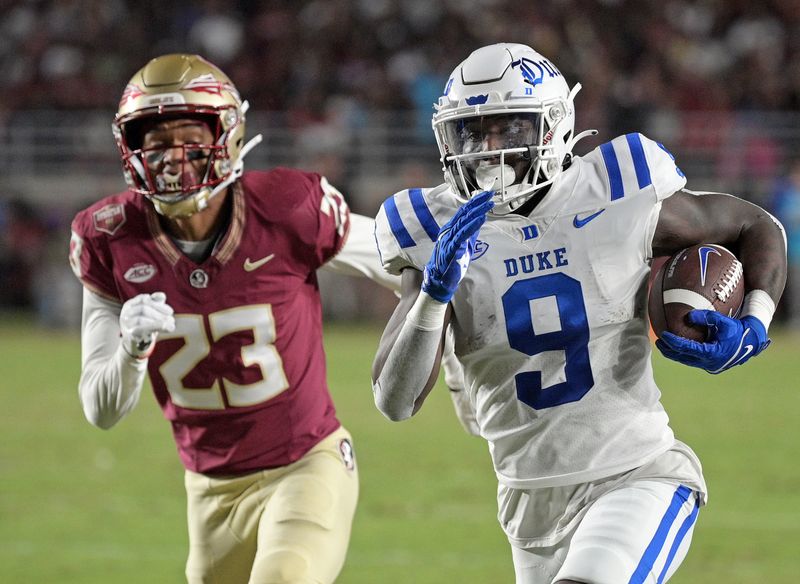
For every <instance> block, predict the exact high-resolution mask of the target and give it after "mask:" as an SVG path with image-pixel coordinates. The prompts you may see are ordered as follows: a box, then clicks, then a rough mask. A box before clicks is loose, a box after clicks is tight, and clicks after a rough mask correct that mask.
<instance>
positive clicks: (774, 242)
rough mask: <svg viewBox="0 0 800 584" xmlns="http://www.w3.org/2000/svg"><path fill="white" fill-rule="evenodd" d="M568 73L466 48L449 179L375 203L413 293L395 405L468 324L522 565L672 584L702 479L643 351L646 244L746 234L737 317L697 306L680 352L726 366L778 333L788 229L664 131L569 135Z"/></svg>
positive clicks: (472, 392)
mask: <svg viewBox="0 0 800 584" xmlns="http://www.w3.org/2000/svg"><path fill="white" fill-rule="evenodd" d="M579 87H580V86H579V85H576V86H574V87H573V88H572V89H570V88H569V86H568V85H567V83H566V81H565V80H564V78H563V76H562V75H561V73H560V72H559V71H558V69H557V68H556V67H555V65H553V63H551V62H550V61H549V60H548V59H546V58H545V57H543V56H542V55H540V54H539V53H537V52H536V51H534V50H533V49H531V48H530V47H527V46H525V45H519V44H498V45H492V46H487V47H483V48H481V49H478V50H476V51H475V52H473V53H472V54H471V55H470V56H469V57H468V58H467V59H466V60H465V61H464V62H462V63H461V64H460V65H459V66H458V67H456V69H455V71H453V74H452V75H451V76H450V79H449V80H448V82H447V85H446V87H445V89H444V95H443V96H442V97H441V98H440V99H439V102H438V104H437V105H436V106H435V109H436V112H435V114H434V116H433V129H434V132H435V134H436V139H437V142H438V144H439V149H440V152H441V160H442V163H443V166H444V168H443V170H444V175H445V183H444V184H442V185H440V186H438V187H435V188H432V189H409V190H406V191H402V192H400V193H397V194H395V195H394V196H392V197H390V198H389V199H388V200H387V201H386V202H385V203H384V205H383V207H382V208H381V211H380V212H379V214H378V217H377V219H376V238H377V241H378V247H379V250H380V253H381V258H382V261H383V264H384V267H385V268H386V269H387V270H388V271H389V272H391V273H399V274H401V276H402V287H403V294H402V298H401V300H400V303H399V305H398V307H397V309H396V311H395V313H394V314H393V316H392V318H391V320H390V321H389V323H388V325H387V327H386V330H385V332H384V334H383V337H382V339H381V342H380V346H379V348H378V352H377V355H376V358H375V362H374V365H373V381H374V392H375V401H376V404H377V406H378V408H379V409H380V410H381V411H382V412H383V413H384V414H385V415H386V416H387V417H388V418H390V419H391V420H403V419H406V418H408V417H410V416H412V415H413V414H414V413H416V412H417V411H418V410H419V408H420V407H421V406H422V403H423V401H424V400H425V397H426V396H427V394H428V392H429V391H430V390H431V387H432V386H433V383H434V381H435V379H436V377H437V372H438V369H439V363H440V355H441V346H442V340H443V336H444V335H443V331H444V330H447V327H448V325H449V326H450V327H451V328H452V330H453V333H454V337H455V352H456V355H457V356H458V358H459V360H460V361H461V362H462V363H463V365H464V369H465V392H466V394H467V397H468V400H469V402H470V404H471V406H472V407H473V408H474V410H475V416H476V421H477V425H478V427H479V430H480V434H481V435H482V436H483V437H484V438H485V439H486V440H487V441H488V443H489V450H490V453H491V456H492V461H493V464H494V468H495V472H496V474H497V478H498V482H499V486H498V506H499V512H498V518H499V521H500V524H501V526H502V528H503V530H504V531H505V533H506V535H507V536H508V539H509V542H510V544H511V549H512V557H513V560H514V567H515V571H516V574H517V582H518V583H525V584H533V583H548V584H549V583H551V582H557V583H559V584H565V583H569V582H582V583H591V584H619V583H620V582H630V583H641V582H648V583H654V584H655V583H656V582H659V583H660V582H666V581H667V580H668V579H669V578H670V576H671V575H672V574H673V573H674V571H675V570H676V569H677V568H678V566H679V565H680V563H681V561H682V560H683V558H684V557H685V554H686V552H687V550H688V547H689V543H690V540H691V535H692V530H693V527H694V524H695V521H696V519H697V515H698V510H699V508H700V507H701V506H702V505H703V504H704V503H705V499H706V486H705V481H704V479H703V474H702V470H701V466H700V463H699V461H698V459H697V457H696V456H695V454H694V453H693V452H692V450H691V449H690V448H689V447H688V446H686V445H685V444H683V443H682V442H680V441H678V440H676V438H675V436H674V435H673V433H672V430H671V429H670V427H669V425H668V417H667V414H666V413H665V411H664V408H663V407H662V405H661V403H660V393H659V390H658V387H657V386H656V383H655V381H654V379H653V372H652V369H651V364H650V341H649V336H648V322H647V317H646V299H647V282H648V275H649V273H650V262H651V260H652V258H653V257H656V256H663V255H669V254H671V253H673V252H675V251H677V250H679V249H682V248H684V247H687V246H690V245H693V244H697V243H700V242H714V243H719V244H722V245H725V246H728V247H729V248H731V249H733V250H735V252H736V253H737V255H738V257H739V259H740V260H741V262H742V264H743V265H744V274H745V285H746V297H745V302H744V306H743V309H742V311H741V314H740V316H739V318H728V317H725V316H723V315H721V314H718V313H711V312H708V311H694V312H693V313H691V319H692V320H693V321H694V322H695V323H701V324H704V325H707V326H708V329H709V339H710V340H709V342H707V343H696V342H693V341H689V340H688V339H681V338H679V337H675V336H668V337H667V338H666V339H665V340H664V341H659V348H660V349H661V350H662V352H663V353H664V354H665V355H666V356H667V357H669V358H672V359H675V360H677V361H681V362H683V363H686V364H689V365H693V366H696V367H702V368H704V369H706V370H707V371H709V372H714V373H718V372H720V371H723V370H725V369H727V368H729V367H731V366H733V365H737V364H741V363H744V362H745V361H746V360H747V359H748V358H751V357H753V356H755V355H757V354H758V353H759V352H761V351H762V350H763V349H764V348H766V346H767V345H768V343H769V340H768V337H767V329H768V327H769V324H770V321H771V319H772V315H773V312H774V309H775V303H777V301H778V300H779V298H780V295H781V292H782V290H783V286H784V282H785V277H786V248H785V238H784V236H783V232H782V228H781V226H780V224H779V223H777V221H775V220H774V219H773V218H772V217H771V216H770V215H769V214H768V213H766V212H765V211H764V210H762V209H760V208H759V207H757V206H755V205H752V204H750V203H748V202H745V201H743V200H741V199H738V198H736V197H734V196H730V195H723V194H703V195H698V194H696V193H692V192H690V191H686V190H684V185H685V184H686V178H685V177H684V175H683V173H682V172H681V171H680V169H679V168H678V167H677V166H676V165H675V162H674V159H673V157H672V156H671V155H670V154H669V152H668V151H667V150H666V149H665V148H664V147H663V146H661V145H660V144H658V143H656V142H654V141H652V140H650V139H648V138H646V137H645V136H643V135H641V134H628V135H626V136H620V137H618V138H615V139H614V140H612V141H610V142H606V143H604V144H602V145H601V146H600V147H598V148H596V149H594V150H593V151H591V152H590V153H589V154H587V155H586V156H575V155H573V154H572V148H573V146H574V144H575V143H576V142H577V141H578V140H579V139H580V138H581V137H583V136H584V135H587V134H590V133H594V132H583V133H581V134H578V135H575V134H574V120H575V114H574V106H573V100H574V98H575V94H576V93H577V92H578V89H579Z"/></svg>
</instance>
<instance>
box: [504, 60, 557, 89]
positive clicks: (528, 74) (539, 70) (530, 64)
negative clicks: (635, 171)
mask: <svg viewBox="0 0 800 584" xmlns="http://www.w3.org/2000/svg"><path fill="white" fill-rule="evenodd" d="M517 67H519V70H520V73H522V77H523V81H525V83H530V84H531V85H533V86H534V87H535V86H537V85H539V84H540V83H541V82H542V80H543V79H544V74H545V71H546V72H547V73H548V74H549V75H550V77H560V76H561V72H560V71H559V70H558V69H556V66H555V65H553V64H552V63H551V62H550V61H548V60H547V59H540V60H538V61H533V60H531V59H527V58H525V57H522V58H520V59H517V60H516V61H512V62H511V68H512V69H516V68H517ZM534 67H536V71H535V72H534V70H533V68H534Z"/></svg>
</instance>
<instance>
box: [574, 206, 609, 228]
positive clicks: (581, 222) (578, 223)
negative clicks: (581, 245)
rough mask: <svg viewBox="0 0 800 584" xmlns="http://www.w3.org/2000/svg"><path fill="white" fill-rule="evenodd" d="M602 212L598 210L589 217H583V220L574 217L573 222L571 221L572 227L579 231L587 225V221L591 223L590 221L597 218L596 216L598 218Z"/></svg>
mask: <svg viewBox="0 0 800 584" xmlns="http://www.w3.org/2000/svg"><path fill="white" fill-rule="evenodd" d="M603 211H605V209H600V210H599V211H598V212H597V213H592V214H591V215H589V216H588V217H584V218H583V219H579V218H578V216H577V215H575V219H573V220H572V224H573V225H574V226H575V227H576V228H578V229H580V228H581V227H583V226H584V225H586V224H587V223H588V222H589V221H591V220H592V219H594V218H595V217H597V216H598V215H599V214H600V213H602V212H603Z"/></svg>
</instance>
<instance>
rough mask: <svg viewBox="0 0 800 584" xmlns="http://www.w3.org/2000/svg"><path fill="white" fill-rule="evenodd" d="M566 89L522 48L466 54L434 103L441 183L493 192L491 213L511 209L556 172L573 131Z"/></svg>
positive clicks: (461, 190)
mask: <svg viewBox="0 0 800 584" xmlns="http://www.w3.org/2000/svg"><path fill="white" fill-rule="evenodd" d="M579 90H580V84H576V85H575V87H573V88H572V90H570V88H569V86H568V85H567V82H566V81H565V80H564V77H563V76H562V75H561V73H560V72H559V70H558V69H556V67H555V65H553V64H552V63H551V62H550V61H549V60H548V59H546V58H545V57H543V56H542V55H540V54H539V53H537V52H536V51H534V50H533V49H531V48H530V47H528V46H526V45H521V44H509V43H501V44H496V45H489V46H486V47H482V48H480V49H478V50H476V51H474V52H473V53H472V54H471V55H470V56H469V57H467V59H466V60H464V61H463V62H462V63H461V64H460V65H459V66H458V67H456V68H455V71H453V73H452V74H451V75H450V79H449V80H448V81H447V85H446V86H445V90H444V95H443V96H442V97H441V98H439V102H438V103H437V104H435V105H434V109H435V110H436V113H434V115H433V131H434V134H435V135H436V142H437V144H438V146H439V153H440V155H441V161H442V165H443V167H442V170H443V171H444V176H445V180H446V181H447V183H448V184H449V185H450V187H451V188H452V190H453V191H454V192H455V193H456V194H457V195H459V196H460V197H462V198H463V199H464V200H467V199H469V198H470V197H472V196H473V195H475V194H477V193H479V192H481V191H489V190H491V191H495V196H494V202H495V207H494V209H493V210H492V212H493V213H496V214H505V213H509V212H511V211H513V210H514V209H516V208H518V207H519V206H520V205H522V204H523V203H524V202H525V201H526V200H527V199H529V198H530V197H531V196H532V195H533V194H534V193H535V192H536V191H538V190H539V189H541V188H542V187H544V186H546V185H549V184H551V183H552V182H553V181H554V180H555V179H556V177H558V175H559V174H560V173H561V171H562V169H563V168H564V165H565V163H566V162H567V159H568V157H569V155H570V154H571V152H572V147H573V145H574V144H575V143H576V142H577V141H578V140H579V139H580V138H583V137H584V136H586V135H589V134H592V133H596V132H594V130H592V131H588V132H583V133H581V134H580V135H579V136H577V137H576V136H574V135H573V133H574V129H575V108H574V105H573V99H574V98H575V94H576V93H577V92H578V91H579Z"/></svg>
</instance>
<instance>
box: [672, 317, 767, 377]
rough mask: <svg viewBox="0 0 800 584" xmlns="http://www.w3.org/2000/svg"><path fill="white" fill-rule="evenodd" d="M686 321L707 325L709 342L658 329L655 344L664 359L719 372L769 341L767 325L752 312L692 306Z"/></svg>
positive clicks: (738, 363) (758, 350) (748, 355)
mask: <svg viewBox="0 0 800 584" xmlns="http://www.w3.org/2000/svg"><path fill="white" fill-rule="evenodd" d="M688 318H689V322H691V323H692V324H696V325H703V326H707V327H708V331H709V342H707V343H698V342H697V341H692V340H690V339H685V338H683V337H679V336H678V335H674V334H672V333H670V332H665V333H662V335H661V339H659V340H658V341H656V347H657V348H658V350H659V351H661V353H662V354H663V355H664V356H665V357H666V358H668V359H672V360H673V361H678V362H679V363H683V364H684V365H690V366H692V367H699V368H700V369H705V370H706V371H708V372H709V373H722V372H723V371H726V370H728V369H730V368H731V367H733V366H734V365H741V364H742V363H744V362H745V361H747V360H748V359H749V358H750V357H753V356H755V355H758V354H759V353H760V352H761V351H763V350H764V349H766V348H767V346H768V345H769V343H770V340H769V337H767V329H766V328H765V327H764V324H763V323H762V322H761V321H760V320H758V319H757V318H756V317H755V316H745V317H742V318H741V319H738V318H730V317H727V316H725V315H724V314H722V313H720V312H716V311H714V310H692V311H691V312H690V313H689V315H688Z"/></svg>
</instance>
